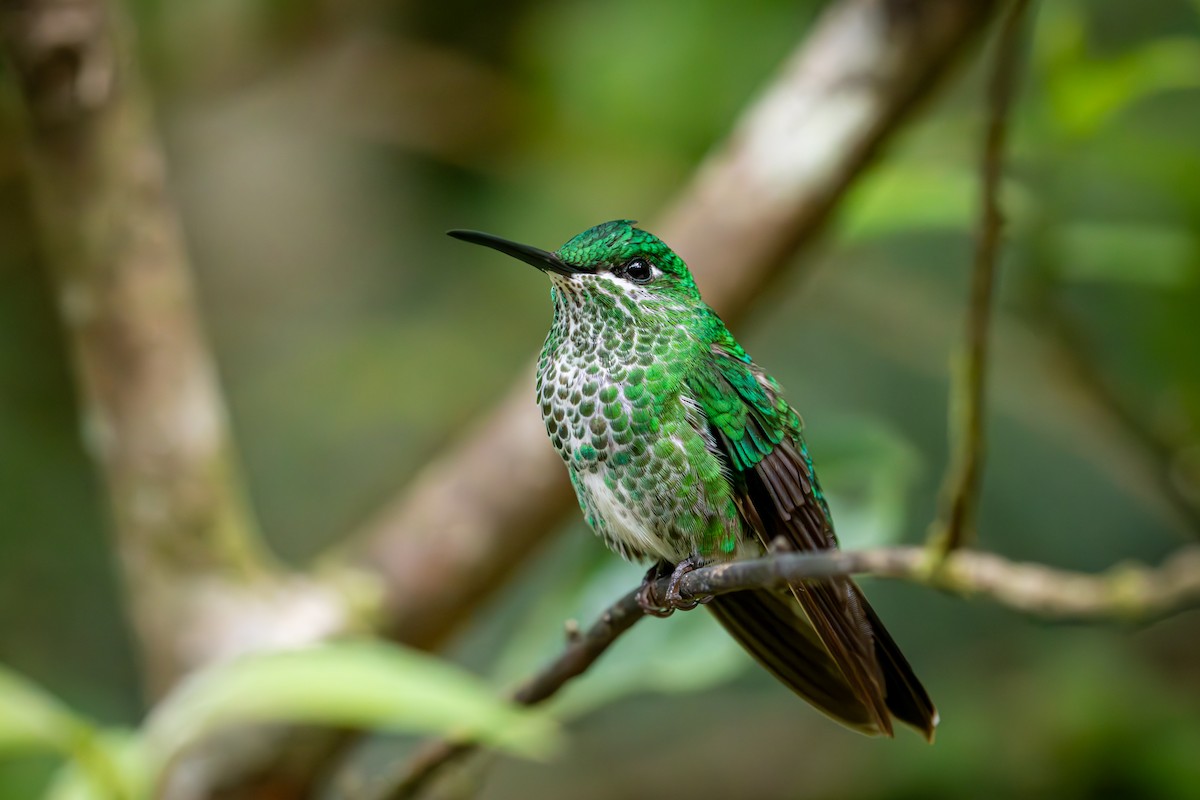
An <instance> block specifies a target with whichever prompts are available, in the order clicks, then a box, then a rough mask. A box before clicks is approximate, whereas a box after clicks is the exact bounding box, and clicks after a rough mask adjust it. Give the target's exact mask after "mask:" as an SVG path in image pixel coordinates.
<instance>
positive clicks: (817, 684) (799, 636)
mask: <svg viewBox="0 0 1200 800" xmlns="http://www.w3.org/2000/svg"><path fill="white" fill-rule="evenodd" d="M708 609H709V611H711V612H712V613H713V614H714V615H715V616H716V618H717V620H718V621H720V623H721V625H723V626H724V627H725V630H727V631H729V634H730V635H731V636H733V638H734V639H737V641H738V644H740V645H741V646H742V647H744V648H746V651H747V652H749V653H750V655H752V656H754V658H755V659H756V660H757V661H758V662H759V663H760V664H762V665H763V666H764V667H765V668H766V669H767V670H768V671H769V672H770V673H771V674H772V675H774V676H775V677H776V678H778V679H779V680H780V681H782V682H783V683H784V684H786V685H787V686H788V687H790V688H791V689H792V691H794V692H795V693H796V694H798V695H800V696H801V697H803V698H804V699H805V700H807V701H808V702H810V703H812V704H813V705H814V706H816V707H817V708H818V709H819V710H820V711H822V712H824V713H826V714H828V715H829V716H830V717H832V718H833V719H835V720H837V721H838V722H840V723H842V724H843V725H845V726H847V727H849V728H853V729H854V730H856V731H860V732H862V733H865V734H867V735H869V736H878V735H879V734H882V733H888V734H890V733H891V731H885V730H882V729H881V728H880V727H879V725H878V723H877V722H876V718H875V715H874V714H872V712H871V711H870V710H869V709H868V708H867V706H866V705H865V704H864V703H863V702H862V701H861V700H860V699H859V698H858V696H857V695H856V694H855V692H854V690H853V689H852V688H851V687H850V684H848V683H847V682H846V679H845V677H843V675H842V673H841V670H839V669H838V667H837V665H836V664H835V663H834V662H833V659H831V658H830V657H829V653H828V652H827V651H826V649H825V646H824V645H822V644H821V640H820V639H819V638H818V637H817V634H816V631H814V630H813V628H812V626H811V625H809V623H808V620H807V619H806V618H805V617H804V616H803V614H802V612H801V611H800V609H799V607H798V606H797V605H796V602H795V600H793V599H792V598H791V597H789V596H787V595H781V594H777V593H776V592H772V591H769V590H765V589H763V590H753V591H745V592H734V593H732V594H723V595H718V596H717V597H714V598H713V599H712V600H711V601H710V602H709V604H708ZM888 641H889V642H890V641H891V640H890V639H889V640H888ZM894 647H895V645H893V648H894ZM898 653H899V651H897V654H898ZM900 660H901V662H903V660H904V659H903V656H901V657H900ZM904 666H905V667H907V666H908V665H907V664H904ZM909 674H910V675H911V672H910V673H909ZM889 680H890V679H889ZM919 685H920V684H918V686H919ZM889 686H890V683H889Z"/></svg>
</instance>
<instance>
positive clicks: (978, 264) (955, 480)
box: [932, 0, 1029, 553]
mask: <svg viewBox="0 0 1200 800" xmlns="http://www.w3.org/2000/svg"><path fill="white" fill-rule="evenodd" d="M1028 5H1029V4H1028V2H1026V0H1013V2H1011V3H1010V4H1009V6H1008V9H1007V10H1006V12H1005V15H1004V23H1003V24H1002V25H1001V27H1000V34H999V37H998V41H997V43H996V53H995V56H994V60H995V63H994V65H993V66H992V73H991V78H990V81H989V83H988V121H987V132H986V134H985V136H984V143H983V147H982V157H981V159H980V174H981V179H980V190H979V224H978V228H977V229H976V234H975V236H976V240H975V261H974V265H973V267H972V270H971V294H970V302H969V303H968V306H967V329H966V333H965V335H964V345H963V352H962V353H961V354H960V356H959V358H958V360H957V367H958V368H957V369H956V370H954V372H953V375H954V378H953V382H952V384H951V389H950V392H951V394H950V411H949V418H950V426H951V427H950V446H951V453H950V466H949V467H948V468H947V471H946V477H945V479H944V485H943V488H942V493H943V497H944V500H943V506H944V507H943V509H942V513H941V516H940V519H939V520H938V521H937V523H936V524H935V526H934V531H933V537H932V539H933V541H932V544H933V546H934V547H936V548H938V549H939V550H941V551H942V552H943V553H948V552H950V551H951V550H954V549H956V548H958V547H960V546H962V545H963V543H964V542H966V541H968V540H969V539H970V538H971V537H973V536H974V524H975V505H976V503H977V502H978V497H979V485H980V483H981V481H982V480H983V462H984V456H985V450H986V432H985V425H986V424H987V365H988V337H989V336H990V335H991V334H990V327H991V326H990V322H991V318H992V304H993V299H992V297H993V295H994V293H995V287H996V269H997V266H996V263H997V261H998V260H999V258H1000V241H1001V235H1002V233H1003V229H1004V214H1003V212H1002V211H1001V208H1000V181H1001V177H1002V175H1003V172H1004V148H1005V140H1006V139H1007V138H1008V115H1009V110H1010V109H1011V107H1012V99H1013V94H1014V93H1015V92H1016V82H1017V75H1016V73H1017V66H1018V64H1017V61H1018V58H1017V57H1018V54H1019V53H1020V51H1021V50H1022V49H1023V47H1024V45H1023V41H1022V36H1021V33H1022V30H1023V21H1024V16H1025V9H1026V8H1027V7H1028Z"/></svg>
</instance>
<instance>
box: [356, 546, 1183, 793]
mask: <svg viewBox="0 0 1200 800" xmlns="http://www.w3.org/2000/svg"><path fill="white" fill-rule="evenodd" d="M856 574H870V575H875V576H878V577H883V578H894V579H899V580H905V581H908V582H911V583H917V584H921V585H924V586H929V587H931V588H935V589H939V590H942V591H946V592H950V593H952V594H956V595H960V596H964V597H982V598H987V599H990V600H993V601H995V602H997V603H1000V604H1001V605H1004V606H1007V607H1009V608H1012V609H1015V610H1017V611H1021V612H1024V613H1026V614H1030V615H1033V616H1038V617H1045V618H1047V619H1054V620H1060V621H1061V620H1073V621H1091V622H1098V621H1119V622H1138V621H1147V620H1152V619H1157V618H1160V617H1164V616H1168V615H1171V614H1175V613H1179V612H1181V611H1184V610H1187V609H1191V608H1200V547H1188V548H1183V549H1181V550H1179V551H1178V552H1176V553H1175V554H1174V555H1172V556H1171V557H1170V558H1168V559H1167V560H1166V561H1164V562H1163V563H1162V565H1160V566H1159V567H1156V568H1151V567H1145V566H1140V565H1132V564H1130V565H1119V566H1116V567H1113V568H1112V569H1110V570H1108V571H1107V572H1104V573H1101V574H1097V575H1089V574H1083V573H1077V572H1068V571H1066V570H1060V569H1054V568H1052V567H1047V566H1045V565H1042V564H1034V563H1021V562H1013V561H1009V560H1008V559H1005V558H1003V557H1002V556H998V555H995V554H992V553H984V552H980V551H976V550H958V551H955V552H953V553H950V554H947V555H946V556H945V560H942V561H937V560H935V559H934V558H932V557H931V554H930V551H929V550H928V549H927V548H923V547H896V548H882V549H878V550H841V551H838V550H833V551H827V552H822V553H784V554H780V555H776V556H770V557H766V558H758V559H754V560H749V561H736V562H731V563H728V564H718V565H714V566H711V567H704V568H702V569H698V570H696V571H695V572H691V573H689V574H687V575H686V576H684V578H683V580H682V582H681V584H680V593H681V594H682V595H683V597H684V598H697V597H704V596H705V595H719V594H727V593H729V592H737V591H743V590H746V589H783V588H784V587H786V586H788V585H794V584H796V583H799V582H803V581H813V580H822V579H825V578H830V577H833V576H836V575H856ZM668 583H669V578H663V579H662V580H660V581H659V582H658V592H659V596H663V594H664V593H665V592H666V590H667V585H668ZM642 615H643V611H642V609H641V608H640V607H639V606H638V602H637V592H636V590H635V591H633V592H630V593H628V594H626V595H625V596H623V597H621V598H620V599H619V600H618V601H617V602H616V603H614V604H613V605H612V606H611V607H610V608H609V609H608V610H606V611H605V612H604V614H603V615H601V617H600V619H599V620H598V621H597V622H596V623H595V624H594V625H592V626H591V627H590V628H588V630H587V631H586V632H584V633H583V634H581V635H580V636H578V637H574V638H572V639H571V641H570V642H569V643H568V645H567V647H566V649H564V650H563V652H562V654H561V655H560V656H558V658H556V659H555V660H554V661H552V662H551V663H550V664H549V665H548V666H547V667H546V668H544V669H543V670H541V671H540V672H538V673H536V674H535V675H534V676H533V677H532V678H530V679H529V680H528V681H526V682H525V683H524V684H522V685H521V687H520V688H518V689H517V690H516V691H515V692H513V694H512V699H513V701H514V702H516V703H519V704H521V705H526V706H531V705H536V704H538V703H541V702H543V701H544V700H547V699H549V698H551V697H553V696H554V695H555V694H556V693H557V692H558V691H559V690H560V689H561V688H562V687H563V686H564V685H565V684H566V683H567V682H568V681H569V680H571V679H572V678H574V677H577V676H578V675H581V674H583V673H584V672H585V671H586V670H587V669H588V668H589V667H590V666H591V665H592V664H593V663H595V661H596V659H598V658H599V657H600V656H601V655H602V654H603V653H604V651H605V650H607V649H608V647H609V646H611V645H612V644H613V643H614V642H615V641H616V640H617V638H618V637H620V636H621V634H623V633H624V632H625V631H627V630H629V629H630V628H632V627H633V625H634V623H636V622H637V621H638V620H639V619H641V617H642ZM476 747H477V746H476V745H475V744H474V743H472V742H466V741H450V740H437V741H433V742H430V743H429V744H428V745H427V746H425V747H424V748H422V749H421V750H420V751H418V753H417V755H416V756H414V757H413V759H412V760H410V761H409V763H408V764H407V765H406V767H405V769H404V771H403V772H402V773H400V774H399V775H398V776H395V779H394V780H393V781H391V782H390V783H388V784H386V785H385V786H383V787H382V790H381V791H378V792H377V793H373V794H372V795H371V797H372V798H374V800H406V799H407V798H413V797H416V796H417V794H418V793H419V792H420V791H421V790H422V789H423V788H424V787H426V786H427V785H429V782H430V781H431V780H432V779H433V778H435V777H436V775H437V774H438V773H439V772H440V771H441V770H442V769H443V768H445V767H446V766H447V765H449V764H451V763H452V762H454V761H456V760H458V759H459V758H461V757H463V756H465V755H467V754H468V753H470V752H472V751H474V750H475V749H476Z"/></svg>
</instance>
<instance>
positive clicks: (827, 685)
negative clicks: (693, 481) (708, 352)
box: [693, 340, 937, 737]
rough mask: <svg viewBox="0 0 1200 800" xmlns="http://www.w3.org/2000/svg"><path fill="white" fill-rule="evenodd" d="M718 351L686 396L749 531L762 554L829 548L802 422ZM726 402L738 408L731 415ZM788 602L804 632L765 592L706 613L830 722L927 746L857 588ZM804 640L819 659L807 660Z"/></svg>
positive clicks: (916, 693) (926, 711)
mask: <svg viewBox="0 0 1200 800" xmlns="http://www.w3.org/2000/svg"><path fill="white" fill-rule="evenodd" d="M729 341H730V342H732V340H729ZM722 344H724V346H714V348H713V355H714V364H713V366H714V367H715V370H714V371H713V372H711V373H709V374H708V375H707V376H705V377H704V378H702V379H701V380H699V381H697V382H695V383H696V385H694V386H693V389H698V394H699V397H700V401H701V403H702V405H703V406H705V410H706V411H707V412H708V419H709V424H710V427H711V428H712V432H713V434H714V437H713V438H714V441H715V442H716V443H717V447H718V448H719V450H720V451H721V452H720V455H721V456H722V457H723V459H724V460H725V461H726V463H727V464H728V465H729V466H731V467H732V470H731V473H732V477H733V479H734V480H733V483H734V488H735V493H736V495H737V501H738V506H739V509H740V510H741V514H742V518H743V520H744V522H745V524H746V525H747V527H748V528H750V529H751V530H753V531H754V532H755V533H756V534H757V535H758V536H759V538H760V539H761V540H762V542H763V544H764V545H766V544H768V543H769V542H771V541H772V540H774V539H775V538H776V537H783V539H784V540H785V541H786V542H788V544H789V545H790V546H791V547H793V548H794V549H796V550H798V551H800V552H806V551H814V550H827V549H833V548H836V547H837V538H836V537H835V535H834V532H833V527H832V525H831V523H830V521H829V513H828V508H827V507H826V505H825V501H824V498H823V496H822V494H821V491H820V486H819V484H818V483H817V481H816V478H815V476H814V474H813V471H812V464H811V461H810V460H809V458H808V454H807V451H806V450H805V448H804V444H803V440H802V438H801V436H800V423H799V418H798V417H797V416H796V415H795V413H794V412H793V411H792V410H791V408H790V407H788V406H787V405H786V403H784V402H783V401H782V400H781V399H780V398H779V397H778V394H777V392H778V390H777V387H776V386H775V384H774V382H773V381H772V380H771V379H770V378H768V377H766V376H765V375H764V374H763V373H762V372H761V371H760V370H759V369H758V368H757V367H756V366H755V365H754V364H752V363H751V362H750V361H749V358H748V357H746V356H745V353H744V351H742V350H741V348H740V347H737V346H736V344H733V345H732V347H729V344H728V343H722ZM706 383H707V385H705V384H706ZM731 397H735V398H738V400H739V401H740V402H736V403H735V404H730V402H729V398H731ZM706 400H707V402H706ZM714 412H715V413H714ZM791 594H792V595H793V597H794V598H795V600H796V601H797V602H798V603H799V605H800V608H802V609H803V611H804V616H805V617H806V618H807V622H808V624H810V625H811V626H812V630H811V631H810V630H808V627H807V625H805V624H804V622H803V620H801V619H800V617H799V616H798V615H797V614H796V613H795V607H794V606H791V605H790V604H788V603H784V602H783V601H782V599H781V598H780V597H779V596H778V595H774V594H772V593H770V592H750V593H736V594H733V595H726V596H724V597H721V598H717V600H716V601H715V602H714V604H713V605H714V608H713V610H714V612H715V613H716V614H717V617H718V619H720V620H721V622H722V624H724V625H725V627H726V628H727V629H729V630H730V632H731V633H732V634H733V635H734V636H735V638H737V639H738V640H739V641H740V642H741V643H742V644H743V646H745V647H746V649H747V650H749V651H750V652H751V654H753V655H754V656H755V657H756V658H757V659H758V660H759V661H760V662H761V663H762V664H763V665H764V666H766V667H767V668H768V669H769V670H770V671H771V672H772V673H773V674H775V675H776V676H777V677H778V678H780V679H781V680H783V681H784V682H785V683H786V684H788V685H789V686H790V687H791V688H792V689H793V690H795V691H796V692H797V693H799V694H800V695H801V696H803V697H805V698H806V699H808V700H809V701H810V702H812V703H813V704H814V705H816V706H817V707H818V708H821V709H822V710H823V711H825V712H826V713H829V714H830V715H831V716H834V717H835V718H838V719H840V720H841V721H843V722H845V723H846V724H847V725H849V726H851V727H854V728H856V729H858V730H862V731H864V732H867V733H883V734H887V735H891V734H892V725H891V716H892V715H893V714H894V715H895V716H896V717H897V718H899V719H901V720H903V721H904V722H907V723H909V724H911V725H913V726H914V727H916V728H918V729H919V730H921V731H922V732H924V733H925V735H926V736H927V737H932V734H933V729H934V726H936V724H937V712H936V711H935V710H934V708H933V704H932V702H931V701H930V699H929V696H928V695H927V694H926V693H925V690H924V688H923V687H922V686H921V683H920V681H919V680H918V679H917V678H916V676H915V675H914V674H913V671H912V668H911V667H910V666H909V664H908V662H907V660H906V659H905V658H904V655H903V654H902V653H901V652H900V650H899V648H898V647H897V646H896V644H895V642H894V641H893V640H892V638H891V636H890V635H889V634H888V632H887V630H886V629H885V628H884V627H883V624H882V623H881V622H880V621H879V618H878V617H877V616H876V614H875V612H874V610H873V609H872V608H871V607H870V605H869V604H868V603H867V600H866V598H865V597H864V596H863V595H862V592H861V590H860V589H859V588H858V586H857V584H855V583H854V581H853V580H851V579H850V578H833V579H831V580H827V581H821V582H815V583H807V584H803V585H799V586H795V587H792V589H791ZM805 631H807V636H805V635H804V633H803V632H805ZM812 631H815V633H816V637H817V638H818V639H819V642H820V645H823V648H824V650H825V651H826V652H825V653H822V654H820V655H822V656H824V658H821V657H819V656H818V655H816V654H814V653H813V649H814V647H816V642H814V640H813V636H812Z"/></svg>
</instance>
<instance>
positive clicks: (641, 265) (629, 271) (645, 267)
mask: <svg viewBox="0 0 1200 800" xmlns="http://www.w3.org/2000/svg"><path fill="white" fill-rule="evenodd" d="M621 272H622V273H623V275H624V276H625V277H626V278H629V280H631V281H633V282H634V283H648V282H649V281H650V279H651V278H652V277H654V270H653V269H652V268H651V266H650V264H649V262H647V261H645V260H644V259H641V258H635V259H633V260H632V261H630V262H629V263H628V264H626V265H625V266H623V267H621Z"/></svg>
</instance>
